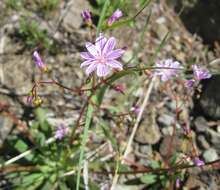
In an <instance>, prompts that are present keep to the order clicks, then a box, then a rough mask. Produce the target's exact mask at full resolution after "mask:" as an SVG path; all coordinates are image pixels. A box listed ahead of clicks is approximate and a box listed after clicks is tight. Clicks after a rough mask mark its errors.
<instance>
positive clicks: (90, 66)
mask: <svg viewBox="0 0 220 190" xmlns="http://www.w3.org/2000/svg"><path fill="white" fill-rule="evenodd" d="M96 68H97V64H95V63H92V64H90V65H89V66H88V67H87V69H86V74H87V75H90V73H92V72H93V71H94V70H96Z"/></svg>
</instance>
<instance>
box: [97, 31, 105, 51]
mask: <svg viewBox="0 0 220 190" xmlns="http://www.w3.org/2000/svg"><path fill="white" fill-rule="evenodd" d="M106 42H107V38H105V37H104V36H103V35H102V34H100V35H99V37H98V38H97V39H96V43H95V46H96V48H97V50H98V51H99V53H101V52H102V50H103V48H104V46H105V44H106Z"/></svg>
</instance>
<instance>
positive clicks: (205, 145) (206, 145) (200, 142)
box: [197, 135, 210, 150]
mask: <svg viewBox="0 0 220 190" xmlns="http://www.w3.org/2000/svg"><path fill="white" fill-rule="evenodd" d="M197 140H198V146H201V148H203V149H205V150H207V149H209V148H210V145H209V143H208V142H207V140H206V139H205V137H204V136H203V135H199V136H198V138H197Z"/></svg>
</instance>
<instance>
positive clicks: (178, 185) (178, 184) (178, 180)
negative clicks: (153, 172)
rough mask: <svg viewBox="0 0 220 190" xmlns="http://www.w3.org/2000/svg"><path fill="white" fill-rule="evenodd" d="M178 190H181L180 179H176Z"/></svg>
mask: <svg viewBox="0 0 220 190" xmlns="http://www.w3.org/2000/svg"><path fill="white" fill-rule="evenodd" d="M176 188H177V189H178V188H180V179H179V178H177V179H176Z"/></svg>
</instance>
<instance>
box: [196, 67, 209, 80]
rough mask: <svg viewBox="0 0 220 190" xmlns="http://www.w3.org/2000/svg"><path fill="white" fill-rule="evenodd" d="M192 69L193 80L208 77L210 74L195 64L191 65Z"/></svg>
mask: <svg viewBox="0 0 220 190" xmlns="http://www.w3.org/2000/svg"><path fill="white" fill-rule="evenodd" d="M192 69H193V75H194V78H195V80H202V79H208V78H210V77H211V76H212V75H211V74H210V73H209V71H208V70H206V69H201V68H199V67H198V66H197V65H192Z"/></svg>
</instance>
